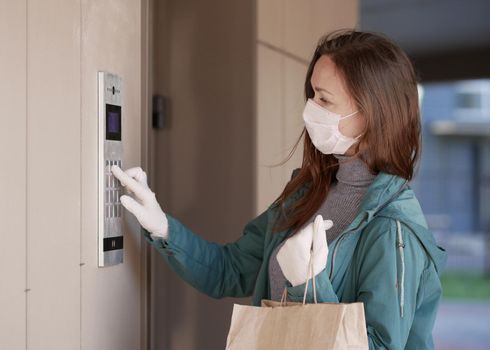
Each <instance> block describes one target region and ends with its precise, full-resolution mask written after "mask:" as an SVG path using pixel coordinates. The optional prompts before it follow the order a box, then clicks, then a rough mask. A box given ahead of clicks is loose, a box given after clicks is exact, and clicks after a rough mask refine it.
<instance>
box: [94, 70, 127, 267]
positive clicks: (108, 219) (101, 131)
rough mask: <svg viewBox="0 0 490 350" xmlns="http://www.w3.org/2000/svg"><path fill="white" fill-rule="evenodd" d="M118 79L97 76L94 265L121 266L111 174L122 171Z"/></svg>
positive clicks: (116, 189) (116, 187) (117, 189)
mask: <svg viewBox="0 0 490 350" xmlns="http://www.w3.org/2000/svg"><path fill="white" fill-rule="evenodd" d="M122 117H123V113H122V79H121V78H120V77H119V76H117V75H115V74H111V73H107V72H98V157H97V158H98V166H97V170H98V171H97V172H98V174H97V177H98V196H97V197H98V232H97V235H98V248H97V249H98V265H99V267H103V266H110V265H116V264H119V263H122V262H123V210H122V209H123V208H122V206H121V202H120V200H119V198H120V197H121V195H122V186H121V183H120V182H119V180H117V179H116V178H115V177H114V175H112V172H111V166H112V165H114V164H115V165H118V166H119V167H120V168H122V167H123V140H122V128H123V118H122Z"/></svg>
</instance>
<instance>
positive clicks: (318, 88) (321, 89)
mask: <svg viewBox="0 0 490 350" xmlns="http://www.w3.org/2000/svg"><path fill="white" fill-rule="evenodd" d="M313 89H314V90H315V91H325V92H326V93H328V94H330V95H332V96H333V94H332V93H331V92H330V91H328V90H325V89H323V88H321V87H316V86H315V87H313Z"/></svg>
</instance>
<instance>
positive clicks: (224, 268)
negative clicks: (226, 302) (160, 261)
mask: <svg viewBox="0 0 490 350" xmlns="http://www.w3.org/2000/svg"><path fill="white" fill-rule="evenodd" d="M166 215H167V219H168V225H169V231H168V233H169V235H168V238H167V239H163V238H159V237H156V238H152V237H151V235H150V233H149V232H148V231H146V230H145V229H143V234H144V236H145V238H146V240H147V241H148V242H149V243H150V244H151V245H152V246H154V247H155V248H156V249H157V251H158V252H159V253H160V254H161V255H162V256H163V258H164V259H165V260H166V261H167V263H168V265H169V266H170V268H171V269H172V270H173V271H174V272H175V273H177V275H179V276H180V277H181V278H182V279H184V280H185V281H186V282H187V283H189V284H190V285H192V286H193V287H194V288H196V289H197V290H199V291H200V292H202V293H205V294H207V295H209V296H211V297H213V298H222V297H225V296H232V297H246V296H250V295H252V293H253V290H254V287H255V281H256V278H257V274H258V272H259V269H260V266H261V264H262V256H263V251H264V238H265V237H264V236H265V232H266V228H267V221H268V211H267V210H266V211H264V212H263V213H262V214H260V215H259V216H258V217H256V218H255V219H253V220H252V221H250V222H249V223H248V224H246V226H245V227H244V230H243V233H242V235H241V237H240V238H239V239H237V240H236V241H235V242H233V243H227V244H223V245H221V244H217V243H213V242H209V241H207V240H205V239H203V238H201V237H199V236H198V235H197V234H195V233H193V232H192V231H191V230H190V229H188V228H187V227H186V226H184V225H183V224H182V223H180V222H179V221H178V220H177V219H176V218H174V217H172V216H171V215H168V214H166Z"/></svg>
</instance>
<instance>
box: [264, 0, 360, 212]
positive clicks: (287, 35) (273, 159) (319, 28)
mask: <svg viewBox="0 0 490 350" xmlns="http://www.w3.org/2000/svg"><path fill="white" fill-rule="evenodd" d="M358 12H359V5H358V0H345V1H340V0H328V1H327V0H322V1H318V0H307V1H305V0H258V1H257V99H258V101H257V110H256V118H257V124H256V125H257V131H256V132H257V148H256V149H257V155H256V157H257V172H256V178H257V189H256V193H257V197H256V198H257V200H256V208H257V213H260V212H262V211H263V210H265V209H266V208H267V207H268V206H269V205H270V204H271V203H272V202H273V201H274V200H275V199H276V198H277V196H278V195H279V194H280V193H281V192H282V190H283V189H284V186H285V184H286V183H287V181H288V180H289V179H290V177H291V173H292V170H293V169H294V168H297V167H301V161H302V156H303V142H301V143H300V145H299V146H298V148H297V150H296V152H295V154H294V155H293V157H292V158H291V159H290V160H289V161H288V162H287V163H286V164H284V165H282V166H279V167H271V166H270V165H273V164H277V163H279V162H281V161H282V160H284V159H285V158H286V157H287V155H288V154H289V152H290V150H291V149H292V147H293V145H294V144H295V143H296V141H297V139H298V137H299V135H300V134H301V131H302V129H303V126H304V124H303V119H302V116H301V114H302V112H303V107H304V103H305V101H304V83H305V76H306V71H307V68H308V65H309V62H310V59H311V56H312V55H313V52H314V49H315V47H316V44H317V41H318V39H319V38H320V37H321V36H322V35H323V34H325V33H327V32H329V31H332V30H335V29H339V28H344V27H358V21H359V15H358Z"/></svg>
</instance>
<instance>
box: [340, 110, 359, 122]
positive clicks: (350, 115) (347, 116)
mask: <svg viewBox="0 0 490 350" xmlns="http://www.w3.org/2000/svg"><path fill="white" fill-rule="evenodd" d="M358 112H359V111H355V112H353V113H351V114H348V115H346V116H344V117H342V118H340V120H342V119H346V118H349V117H352V116H353V115H354V114H356V113H358Z"/></svg>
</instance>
